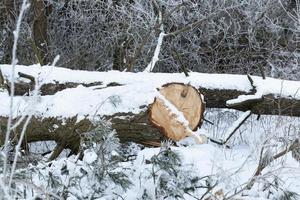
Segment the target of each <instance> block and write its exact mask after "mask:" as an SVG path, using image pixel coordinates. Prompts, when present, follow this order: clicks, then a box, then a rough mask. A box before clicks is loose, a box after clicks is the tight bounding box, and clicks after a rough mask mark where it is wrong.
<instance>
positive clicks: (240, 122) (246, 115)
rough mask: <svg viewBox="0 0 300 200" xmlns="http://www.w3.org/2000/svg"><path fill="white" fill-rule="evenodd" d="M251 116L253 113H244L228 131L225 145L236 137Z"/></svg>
mask: <svg viewBox="0 0 300 200" xmlns="http://www.w3.org/2000/svg"><path fill="white" fill-rule="evenodd" d="M250 116H251V111H246V112H244V113H243V114H242V115H241V116H240V117H239V118H238V119H237V120H236V121H235V122H234V123H233V124H232V126H231V127H230V128H229V129H228V130H227V131H226V133H225V138H226V139H225V140H224V142H223V144H226V143H227V142H228V141H229V139H230V138H231V137H232V136H233V135H234V133H235V132H236V131H237V130H238V129H239V128H240V127H241V126H242V125H243V124H244V123H245V121H246V120H247V119H248V118H249V117H250Z"/></svg>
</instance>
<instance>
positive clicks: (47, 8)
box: [32, 0, 52, 65]
mask: <svg viewBox="0 0 300 200" xmlns="http://www.w3.org/2000/svg"><path fill="white" fill-rule="evenodd" d="M32 8H33V13H34V21H33V30H32V32H33V43H32V45H33V50H34V53H35V54H36V57H37V60H38V62H39V63H40V64H41V65H44V64H47V63H48V62H49V60H50V59H49V51H48V34H47V29H48V16H49V15H50V13H51V11H52V6H51V5H47V1H44V0H32Z"/></svg>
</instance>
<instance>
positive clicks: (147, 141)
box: [0, 83, 206, 160]
mask: <svg viewBox="0 0 300 200" xmlns="http://www.w3.org/2000/svg"><path fill="white" fill-rule="evenodd" d="M171 106H172V108H171ZM170 108H171V109H170ZM203 112H204V103H203V98H202V96H201V94H200V93H199V92H198V90H197V89H195V88H194V87H192V86H190V85H184V84H181V83H171V84H168V85H165V86H163V87H162V88H161V89H160V91H159V96H158V97H157V98H156V99H155V100H154V102H153V103H152V104H151V106H149V109H147V110H146V111H143V112H140V113H139V114H132V113H117V114H114V115H112V116H104V118H105V120H106V121H110V122H111V123H112V128H113V129H115V130H116V132H117V133H118V136H119V138H120V140H121V142H129V141H130V142H136V143H140V144H144V145H147V146H159V145H160V143H161V141H163V140H166V139H168V138H169V139H172V140H174V141H179V140H181V139H183V138H185V137H186V136H193V137H195V139H196V140H197V141H198V143H204V142H206V137H204V136H202V137H200V136H198V135H196V134H195V133H194V132H193V131H192V130H196V129H197V128H198V127H200V126H201V124H202V120H203ZM7 120H8V119H7V118H3V117H2V118H0V127H2V130H1V129H0V132H5V130H4V129H5V128H4V127H5V126H6V123H7ZM17 120H18V119H15V122H16V121H17ZM23 123H24V122H23ZM23 123H21V124H20V126H18V127H17V128H16V129H14V130H13V132H14V134H13V138H12V143H13V144H17V141H18V138H19V134H20V133H21V131H22V128H23ZM152 125H154V126H152ZM95 126H96V124H94V123H93V122H92V121H90V120H89V119H88V118H85V119H83V120H80V121H79V122H77V117H72V118H68V119H66V120H60V119H57V118H54V117H50V118H41V117H34V118H33V119H32V120H31V121H30V123H29V125H28V127H27V131H26V136H25V140H24V146H27V143H31V142H37V141H55V142H56V144H57V146H56V147H55V148H54V150H53V152H52V154H51V156H50V160H52V159H55V158H56V157H57V156H58V155H59V154H60V153H61V152H62V150H63V149H70V150H71V153H78V151H79V149H80V139H81V137H83V136H84V133H86V132H88V131H91V130H93V129H94V128H95ZM3 140H4V138H0V144H1V143H3Z"/></svg>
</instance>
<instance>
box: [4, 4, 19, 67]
mask: <svg viewBox="0 0 300 200" xmlns="http://www.w3.org/2000/svg"><path fill="white" fill-rule="evenodd" d="M3 4H4V8H3V9H1V10H2V11H3V12H2V13H1V15H2V16H1V18H2V17H3V19H1V27H3V32H5V35H4V38H3V50H4V56H3V58H2V60H1V63H10V62H11V59H12V54H11V52H12V48H13V37H14V36H13V30H14V25H15V20H16V18H15V16H16V14H15V6H14V1H12V0H4V3H3ZM1 31H2V30H1Z"/></svg>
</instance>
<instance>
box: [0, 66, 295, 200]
mask: <svg viewBox="0 0 300 200" xmlns="http://www.w3.org/2000/svg"><path fill="white" fill-rule="evenodd" d="M9 67H10V66H8V65H0V68H1V70H2V73H3V74H4V77H5V78H9V76H10V71H9ZM20 71H21V72H23V73H26V74H29V75H32V76H34V77H38V81H37V82H38V83H39V84H46V83H54V82H55V81H56V82H59V83H64V82H75V83H76V82H79V83H87V84H88V83H91V82H95V81H101V82H102V85H101V86H91V87H85V86H83V85H78V86H77V87H75V88H70V89H65V90H62V91H59V92H57V93H56V94H54V95H45V96H40V95H34V94H32V95H29V96H17V97H14V99H13V100H14V107H13V111H14V112H13V115H14V117H17V116H23V115H27V114H28V113H31V114H33V115H35V116H42V117H57V118H67V117H73V116H76V115H77V117H78V119H80V118H84V117H86V116H88V117H90V118H94V117H95V116H103V115H113V114H115V113H119V112H124V113H126V112H127V113H128V112H132V113H138V112H140V111H142V110H143V109H145V107H143V106H144V105H149V104H150V103H152V102H153V100H154V98H155V96H156V92H157V91H156V88H159V87H160V86H161V85H163V84H165V83H168V82H182V83H190V84H191V85H193V86H195V87H197V88H199V86H205V87H212V88H229V89H239V90H250V89H251V85H250V84H249V81H248V80H247V78H246V76H245V75H226V74H223V75H219V74H214V75H210V76H207V75H205V74H200V73H191V75H190V76H189V77H185V76H184V74H159V73H156V74H152V73H151V74H149V73H126V72H116V71H110V72H87V71H73V70H69V69H64V68H55V67H47V66H46V67H41V66H38V65H34V66H17V67H16V76H17V72H20ZM212 77H213V78H212ZM253 79H254V80H255V82H256V83H257V89H258V90H259V91H261V93H264V92H265V93H268V92H273V93H275V94H276V93H278V94H281V95H283V96H284V95H286V96H291V95H292V96H293V97H294V98H299V94H298V93H297V91H298V88H300V87H299V86H300V83H299V82H295V81H282V80H276V79H271V78H267V80H266V81H265V82H263V81H262V80H261V78H259V77H253ZM19 80H22V79H19ZM23 81H28V80H26V79H23ZM111 82H116V83H119V85H117V86H115V87H107V85H108V84H109V83H111ZM9 102H10V98H9V94H8V92H7V91H6V90H4V89H2V90H1V91H0V116H8V115H9ZM241 115H242V112H239V111H234V110H230V109H206V111H205V118H206V119H208V120H209V121H212V122H213V123H214V124H213V125H212V124H209V123H207V122H204V124H203V126H202V127H201V129H199V130H198V131H197V134H205V135H206V136H208V137H210V138H216V139H225V138H226V137H227V134H228V130H229V129H230V128H231V126H232V124H234V122H235V121H236V120H237V119H238V118H239V116H241ZM256 118H257V116H256V115H252V116H251V117H250V118H249V119H248V120H247V121H246V123H244V124H243V125H242V126H241V127H240V128H239V129H238V131H237V132H236V133H235V135H234V136H233V137H232V138H231V139H230V140H229V141H228V146H229V147H230V148H226V147H224V146H220V145H216V144H214V143H212V142H209V143H208V144H202V145H199V144H196V143H195V142H194V140H193V139H192V138H186V139H184V140H182V141H180V142H178V143H177V144H176V145H171V146H170V145H169V144H164V145H163V146H162V147H161V148H148V147H146V148H145V147H143V146H142V145H137V144H134V143H128V144H126V145H125V144H120V145H119V142H118V139H117V138H116V136H115V135H114V134H113V133H114V131H113V130H111V129H110V128H109V127H108V126H109V125H103V127H102V126H101V127H100V130H98V132H97V131H94V132H93V134H94V136H95V135H97V134H102V135H101V137H103V141H102V140H101V141H99V143H97V141H96V140H97V139H95V138H93V137H92V139H91V140H90V141H89V142H87V143H85V148H86V150H85V151H84V152H85V153H84V156H83V159H82V160H80V159H78V157H77V156H71V157H68V158H66V156H63V155H62V156H60V157H59V158H57V159H56V160H54V161H51V162H50V163H49V162H46V158H47V156H49V155H46V156H44V158H43V157H39V159H40V160H36V158H35V162H34V163H31V164H29V165H28V166H25V167H24V166H23V167H19V168H18V170H17V171H16V173H15V174H16V177H15V179H14V183H15V185H14V188H15V189H14V191H16V193H15V194H14V195H15V196H16V197H18V198H21V197H23V198H26V199H32V198H33V197H37V196H39V197H41V198H48V199H59V198H63V199H128V200H130V199H176V198H183V199H207V200H213V199H299V198H300V197H299V196H297V194H300V182H299V180H300V167H299V162H297V161H296V160H295V159H294V158H293V157H292V155H291V153H288V154H286V155H285V156H282V157H280V158H278V159H276V160H274V161H271V162H268V159H269V160H270V158H271V157H272V156H273V155H275V154H276V153H278V152H280V151H282V150H283V149H285V148H286V144H287V143H288V142H289V140H290V139H291V138H295V137H299V131H300V130H299V128H300V127H299V119H298V118H296V117H286V116H265V115H262V116H261V117H260V119H259V120H257V119H256ZM0 131H1V129H0ZM98 136H99V135H98ZM93 139H95V140H93ZM98 140H99V138H98ZM97 145H98V146H97ZM51 148H53V144H52V143H51V142H49V143H47V142H40V143H33V144H31V145H30V151H32V152H36V153H37V152H41V151H43V150H45V149H46V150H47V149H51ZM115 157H122V159H121V160H118V159H115ZM262 159H266V161H265V162H266V163H267V167H266V168H264V169H263V170H262V171H261V173H260V174H259V175H258V176H255V177H253V175H254V173H255V171H256V169H257V167H258V165H259V163H260V161H261V160H262ZM21 160H22V159H21ZM252 180H255V182H254V183H253V185H251V188H250V189H249V190H247V189H245V186H249V182H251V181H252ZM0 191H1V190H0ZM296 193H297V194H296ZM3 195H4V193H3Z"/></svg>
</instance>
